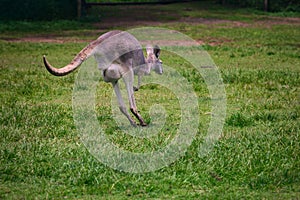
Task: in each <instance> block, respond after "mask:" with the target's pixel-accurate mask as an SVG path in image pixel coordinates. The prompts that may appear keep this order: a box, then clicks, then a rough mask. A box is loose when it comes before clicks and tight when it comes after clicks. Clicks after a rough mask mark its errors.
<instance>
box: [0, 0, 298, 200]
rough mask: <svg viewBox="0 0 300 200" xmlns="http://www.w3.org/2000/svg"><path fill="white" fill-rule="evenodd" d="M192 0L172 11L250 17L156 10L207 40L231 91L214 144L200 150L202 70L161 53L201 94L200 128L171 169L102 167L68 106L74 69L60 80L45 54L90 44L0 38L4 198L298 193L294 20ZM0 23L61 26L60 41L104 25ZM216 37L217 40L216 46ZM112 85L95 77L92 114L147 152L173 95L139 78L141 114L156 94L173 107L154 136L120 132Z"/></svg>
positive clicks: (118, 138) (33, 28) (17, 32)
mask: <svg viewBox="0 0 300 200" xmlns="http://www.w3.org/2000/svg"><path fill="white" fill-rule="evenodd" d="M188 5H192V6H191V7H192V11H190V10H185V9H182V11H180V12H178V13H176V15H174V16H175V17H180V16H181V15H183V16H186V17H187V16H188V17H192V18H195V17H203V16H204V15H206V16H207V18H217V19H226V20H238V21H240V22H244V23H247V24H248V26H239V27H232V26H231V24H230V23H229V22H225V23H221V24H220V23H218V24H192V25H191V24H189V23H181V22H173V21H172V20H173V19H171V20H170V19H165V18H164V17H163V16H162V21H164V22H166V23H165V24H162V25H161V26H163V27H167V28H170V29H174V30H178V31H181V32H182V33H184V34H187V35H189V36H191V37H192V38H193V39H195V40H202V41H204V42H205V43H206V45H204V48H205V49H206V50H207V51H208V52H209V54H210V55H211V56H212V58H213V59H214V61H215V63H216V64H217V66H218V67H219V69H220V71H221V75H222V78H223V81H224V84H225V87H226V94H227V117H226V120H225V126H224V129H223V133H222V136H221V138H220V139H219V140H218V142H217V144H216V145H215V149H214V151H213V152H212V153H211V154H209V155H207V156H205V157H199V155H198V153H199V147H200V145H201V142H202V140H203V136H204V135H205V134H206V133H207V128H208V125H209V114H207V113H209V112H210V99H209V93H208V91H207V89H206V86H205V84H204V82H203V78H202V77H201V75H200V74H199V73H197V72H195V70H193V68H192V67H191V66H190V64H189V63H188V62H186V61H184V60H183V59H181V58H179V57H177V56H175V55H174V54H171V53H168V52H162V54H161V57H162V58H161V59H162V60H163V61H164V63H165V64H167V65H169V66H172V67H174V69H176V70H177V71H178V72H179V73H180V74H182V75H183V76H184V77H185V78H186V79H187V80H188V81H189V82H190V83H191V84H192V86H193V88H194V91H195V92H196V95H197V96H198V103H199V108H200V125H199V127H198V134H197V137H196V138H195V140H194V141H193V143H192V145H191V147H190V148H189V149H188V151H187V153H186V154H185V156H183V157H181V158H180V159H179V160H178V161H176V162H174V163H173V164H171V165H170V166H169V167H165V168H163V169H160V170H158V171H155V172H150V173H146V174H130V173H125V172H119V171H117V170H113V169H111V168H109V167H107V166H105V165H103V164H101V163H100V162H98V161H97V159H95V158H94V157H93V156H92V155H91V154H90V153H89V152H88V150H87V149H86V148H85V146H84V145H83V144H82V142H81V140H80V138H79V133H78V131H77V129H76V126H75V123H74V120H73V110H72V92H73V87H74V82H75V78H76V76H77V74H78V72H75V73H73V74H71V75H69V76H66V77H62V78H58V77H54V76H51V75H50V74H49V73H48V72H47V71H46V70H45V69H44V67H43V66H42V60H41V59H42V55H44V54H46V55H48V58H49V60H50V61H51V62H52V64H53V65H55V66H63V65H64V64H66V63H68V62H69V61H70V60H71V58H72V57H73V56H74V54H76V53H77V52H78V51H79V50H80V49H81V48H82V47H84V46H85V45H86V43H84V42H82V43H73V42H67V43H64V44H58V43H37V42H36V43H34V42H30V43H29V42H9V41H6V40H0V55H1V60H0V70H1V73H0V110H1V112H0V138H1V139H0V198H1V199H23V198H24V199H64V198H70V199H171V198H174V199H274V198H276V199H297V198H299V195H300V187H299V185H300V176H299V174H300V173H299V167H300V158H299V156H300V146H299V141H300V123H299V121H300V120H299V118H300V104H299V97H300V93H299V89H300V59H299V55H300V51H299V44H300V39H299V34H300V29H299V24H277V25H270V26H266V25H262V24H259V23H258V21H261V20H264V19H269V17H270V15H269V14H263V13H258V14H255V13H254V14H253V13H250V12H248V11H247V10H238V11H236V12H235V14H234V16H231V14H230V13H231V12H230V10H229V9H222V8H220V7H215V6H214V5H211V4H209V5H208V4H204V5H203V4H202V5H203V7H201V6H200V4H199V5H198V4H195V3H191V4H184V6H187V7H189V6H188ZM196 5H198V6H196ZM180 6H181V5H180V4H175V5H169V6H163V7H162V9H163V10H164V11H163V12H167V11H168V12H169V11H170V10H171V11H172V10H173V11H174V10H176V9H177V8H178V7H180ZM153 8H155V7H153ZM105 9H108V10H109V9H112V8H105ZM118 9H122V8H118ZM132 12H133V11H132ZM137 12H138V11H137ZM154 15H155V16H156V13H154ZM232 17H234V18H232ZM156 20H158V21H159V20H160V18H157V19H156ZM0 24H1V26H0V29H1V33H0V38H8V37H12V38H19V37H23V36H36V35H47V34H48V33H50V34H60V37H62V38H70V37H74V38H76V39H83V38H84V39H86V38H87V37H88V38H96V37H97V35H95V36H92V35H93V33H94V31H95V32H97V31H99V30H97V28H96V27H94V22H72V21H63V22H47V23H45V24H44V23H41V22H15V23H13V22H10V24H8V22H1V23H0ZM74 24H77V25H78V26H76V27H74ZM23 27H28V30H23ZM39 27H42V28H39ZM116 28H120V29H126V28H125V27H116ZM57 29H58V30H59V31H56V30H57ZM102 31H104V30H101V31H99V32H102ZM77 33H78V34H77ZM85 33H89V35H88V36H86V35H85ZM213 42H217V45H212V43H213ZM111 94H112V90H111V86H110V85H108V84H106V83H103V82H99V84H98V86H97V96H96V100H97V103H96V111H97V119H98V121H99V122H100V123H101V124H104V127H105V133H106V134H107V136H108V137H109V138H110V139H112V140H115V142H116V143H118V145H120V146H122V147H124V148H127V149H129V150H132V151H143V150H148V149H153V148H159V147H164V146H165V145H166V144H167V143H168V142H169V140H170V138H172V137H173V136H174V134H175V131H176V129H177V125H176V124H177V123H178V119H179V117H180V112H179V111H178V109H180V107H179V104H178V101H177V100H176V98H175V96H174V94H172V93H171V92H169V91H168V90H167V89H166V88H161V86H158V85H146V86H143V87H142V88H141V90H140V91H139V92H137V93H136V97H137V103H138V107H139V109H140V111H141V114H142V115H143V116H145V118H146V120H147V121H148V122H149V121H150V115H149V113H148V112H149V108H150V106H151V105H153V104H157V103H159V102H162V103H161V104H162V105H163V106H164V108H165V109H166V112H167V113H168V118H167V120H166V124H165V126H164V127H163V129H162V132H161V134H159V135H158V136H157V137H155V138H154V139H153V140H146V139H145V140H140V139H134V138H132V137H128V136H126V135H125V134H122V131H121V130H119V129H118V126H117V125H116V123H115V122H114V120H113V116H112V113H111V108H110V95H111ZM105 100H109V102H108V103H107V102H106V103H105ZM150 142H153V143H150Z"/></svg>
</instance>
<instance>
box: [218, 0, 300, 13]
mask: <svg viewBox="0 0 300 200" xmlns="http://www.w3.org/2000/svg"><path fill="white" fill-rule="evenodd" d="M219 3H221V4H223V5H234V6H237V7H251V8H256V9H259V10H264V11H270V12H278V11H293V12H300V1H299V0H219Z"/></svg>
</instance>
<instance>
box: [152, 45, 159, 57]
mask: <svg viewBox="0 0 300 200" xmlns="http://www.w3.org/2000/svg"><path fill="white" fill-rule="evenodd" d="M153 53H154V54H155V56H156V57H157V58H159V55H160V48H159V46H158V45H155V46H154V49H153Z"/></svg>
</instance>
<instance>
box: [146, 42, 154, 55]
mask: <svg viewBox="0 0 300 200" xmlns="http://www.w3.org/2000/svg"><path fill="white" fill-rule="evenodd" d="M146 52H147V56H149V55H150V54H151V53H153V47H152V46H151V45H150V44H148V45H147V46H146Z"/></svg>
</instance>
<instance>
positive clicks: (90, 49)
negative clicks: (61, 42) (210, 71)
mask: <svg viewBox="0 0 300 200" xmlns="http://www.w3.org/2000/svg"><path fill="white" fill-rule="evenodd" d="M146 52H147V57H146V58H145V57H144V53H143V50H142V47H141V45H140V44H139V42H138V41H137V39H136V38H135V37H134V36H133V35H131V34H130V33H128V32H125V31H110V32H107V33H105V34H103V35H101V36H100V37H99V38H98V39H96V40H94V41H92V42H91V43H90V44H88V45H87V46H86V47H84V48H83V49H82V50H81V51H80V52H79V53H78V54H77V55H76V56H75V57H74V58H73V60H72V61H71V62H70V63H69V64H68V65H66V66H65V67H62V68H55V67H53V66H52V65H50V64H49V62H48V61H47V59H46V56H45V55H44V56H43V61H44V65H45V67H46V69H47V70H48V71H49V72H50V73H51V74H53V75H55V76H65V75H67V74H69V73H71V72H73V71H74V70H76V69H77V68H78V67H79V66H80V65H81V64H82V63H83V62H84V61H85V60H87V59H88V58H89V57H90V56H92V55H93V56H94V57H95V59H96V61H97V63H98V68H99V69H100V70H101V71H102V76H103V80H104V81H105V82H108V83H111V84H112V86H113V89H114V92H115V94H116V96H117V100H118V103H119V109H120V111H121V112H122V113H123V114H124V115H125V116H126V117H127V119H128V120H129V122H130V124H131V125H132V126H137V124H136V122H135V121H134V120H133V118H132V117H131V116H130V114H129V113H128V112H127V109H126V106H125V104H124V101H123V98H122V95H121V91H120V87H119V83H118V81H119V80H120V79H121V78H122V79H123V80H124V83H125V86H126V90H127V94H128V99H129V105H130V111H131V112H132V114H133V115H134V116H135V117H136V118H137V119H138V121H139V123H140V125H141V126H147V123H146V122H145V121H144V119H143V118H142V116H141V115H140V114H139V112H138V109H137V106H136V102H135V98H134V90H135V91H137V90H138V89H139V88H140V85H141V79H142V77H143V76H144V75H149V74H150V72H151V69H152V70H154V71H155V72H156V73H158V74H162V73H163V68H162V61H161V60H160V59H159V56H160V48H159V47H158V46H157V45H156V46H154V47H152V46H150V45H147V47H146ZM134 75H137V76H138V85H137V87H134V86H133V82H134Z"/></svg>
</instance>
